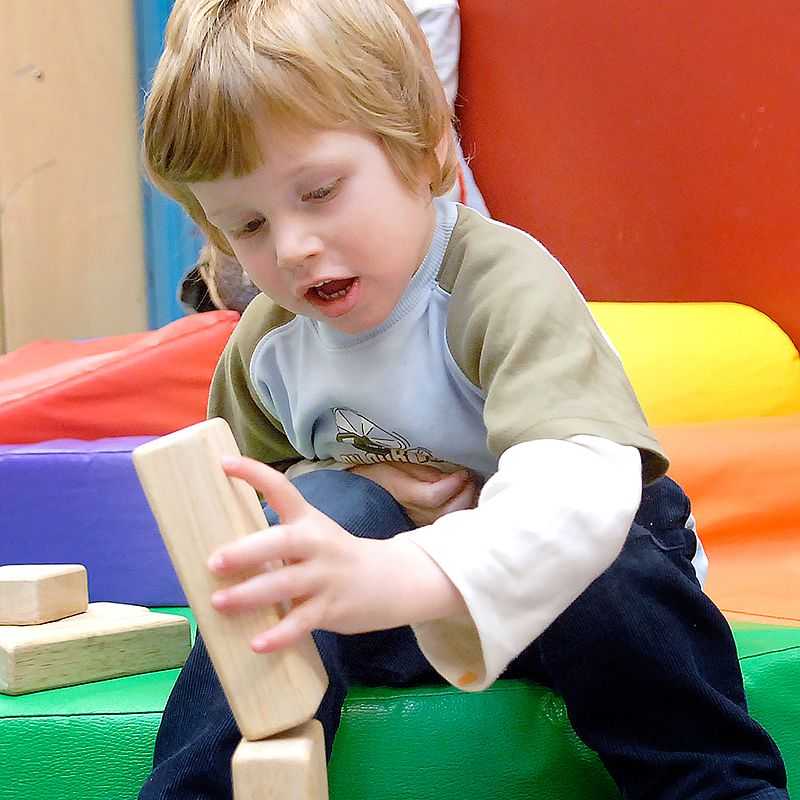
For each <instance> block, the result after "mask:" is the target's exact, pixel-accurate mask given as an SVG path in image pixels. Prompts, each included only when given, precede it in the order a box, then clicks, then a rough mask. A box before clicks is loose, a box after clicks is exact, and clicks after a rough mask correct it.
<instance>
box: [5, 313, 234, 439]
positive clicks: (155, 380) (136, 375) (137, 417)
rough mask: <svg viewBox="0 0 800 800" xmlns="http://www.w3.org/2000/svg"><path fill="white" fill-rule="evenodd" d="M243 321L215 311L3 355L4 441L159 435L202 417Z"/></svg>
mask: <svg viewBox="0 0 800 800" xmlns="http://www.w3.org/2000/svg"><path fill="white" fill-rule="evenodd" d="M238 319H239V315H238V314H237V313H236V312H234V311H214V312H209V313H206V314H197V315H194V316H191V317H186V318H184V319H180V320H178V321H177V322H173V323H171V324H170V325H166V326H165V327H163V328H160V329H159V330H156V331H149V332H145V333H138V334H130V335H127V336H111V337H107V338H102V339H95V340H91V341H85V342H68V341H63V342H62V341H37V342H32V343H31V344H29V345H26V346H24V347H21V348H19V349H18V350H15V351H14V352H12V353H9V354H7V355H5V356H2V357H0V442H2V443H4V444H17V443H25V442H41V441H46V440H50V439H63V438H74V439H101V438H104V437H107V436H122V435H124V436H143V435H156V434H163V433H169V432H171V431H174V430H177V429H178V428H182V427H185V426H186V425H191V424H192V423H193V422H199V421H200V420H202V419H203V418H204V417H205V410H206V401H207V397H208V384H209V381H210V378H211V374H212V372H213V369H214V366H215V364H216V362H217V359H218V358H219V355H220V353H221V352H222V348H223V347H224V346H225V342H226V341H227V340H228V337H229V336H230V334H231V331H232V330H233V327H234V326H235V324H236V322H237V320H238Z"/></svg>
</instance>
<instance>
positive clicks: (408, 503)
mask: <svg viewBox="0 0 800 800" xmlns="http://www.w3.org/2000/svg"><path fill="white" fill-rule="evenodd" d="M350 471H351V472H355V473H357V474H358V475H363V476H364V477H365V478H369V479H370V480H371V481H374V482H375V483H377V484H379V485H380V486H382V487H383V488H384V489H386V491H387V492H389V494H390V495H392V497H394V499H395V500H397V502H398V503H399V504H400V505H401V506H403V508H404V509H405V512H406V514H408V516H409V518H410V519H411V521H412V522H413V523H414V524H415V525H417V526H420V525H431V524H432V523H434V522H435V521H436V520H437V519H439V517H441V516H444V515H445V514H449V513H450V512H451V511H462V510H464V509H466V508H474V507H475V503H476V502H477V499H478V487H477V485H476V483H475V481H474V480H473V478H472V477H471V476H470V474H469V472H467V471H466V470H461V471H460V472H454V473H453V474H452V475H447V474H445V473H443V472H440V471H439V470H438V469H434V468H433V467H426V466H424V465H423V464H401V463H399V462H397V463H395V462H392V463H381V464H363V465H359V466H357V467H353V468H352V469H351V470H350Z"/></svg>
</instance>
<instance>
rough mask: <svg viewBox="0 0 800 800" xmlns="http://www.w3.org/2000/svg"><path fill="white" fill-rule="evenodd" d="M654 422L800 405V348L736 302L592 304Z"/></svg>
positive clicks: (756, 413) (777, 411)
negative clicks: (799, 350)
mask: <svg viewBox="0 0 800 800" xmlns="http://www.w3.org/2000/svg"><path fill="white" fill-rule="evenodd" d="M589 307H590V308H591V310H592V313H593V314H594V316H595V318H596V319H597V321H598V323H599V324H600V326H601V327H602V328H603V329H604V330H605V332H606V333H607V334H608V337H609V338H610V339H611V341H612V342H613V344H614V346H615V347H616V349H617V351H618V352H619V354H620V357H621V358H622V362H623V364H624V365H625V369H626V371H627V373H628V377H629V378H630V380H631V383H632V384H633V387H634V389H635V390H636V393H637V395H638V397H639V402H640V403H641V404H642V407H643V408H644V411H645V414H646V415H647V419H648V421H649V422H650V424H651V425H669V424H674V423H684V422H707V421H711V420H723V419H738V418H742V417H766V416H777V415H782V414H793V413H797V412H800V355H799V354H798V352H797V348H796V347H795V346H794V344H793V343H792V341H791V340H790V339H789V337H788V336H787V335H786V334H785V333H784V332H783V330H782V329H781V328H780V327H779V326H778V325H777V324H775V323H774V322H773V321H772V320H771V319H770V318H769V317H767V316H766V315H764V314H762V313H761V312H760V311H757V310H755V309H754V308H750V307H749V306H744V305H739V304H737V303H590V304H589Z"/></svg>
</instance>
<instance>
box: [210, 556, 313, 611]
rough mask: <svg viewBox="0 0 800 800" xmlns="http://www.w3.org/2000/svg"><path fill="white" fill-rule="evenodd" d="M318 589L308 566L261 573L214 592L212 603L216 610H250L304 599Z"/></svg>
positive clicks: (292, 566) (291, 566) (300, 565)
mask: <svg viewBox="0 0 800 800" xmlns="http://www.w3.org/2000/svg"><path fill="white" fill-rule="evenodd" d="M315 588H316V583H315V581H314V580H313V577H312V574H311V571H310V570H309V569H308V567H307V566H306V565H305V564H292V565H290V566H288V567H282V568H280V569H276V570H273V571H271V572H262V573H260V574H259V575H256V576H254V577H252V578H250V579H249V580H246V581H243V582H242V583H239V584H237V585H236V586H231V587H230V588H228V589H223V590H221V591H218V592H215V593H214V594H213V595H212V596H211V603H212V605H213V606H214V608H215V609H216V610H217V611H223V612H229V611H249V610H252V609H256V608H263V607H264V606H273V605H276V604H277V603H281V602H283V601H286V600H292V599H295V598H298V597H305V596H306V595H308V594H310V593H312V592H313V591H314V589H315Z"/></svg>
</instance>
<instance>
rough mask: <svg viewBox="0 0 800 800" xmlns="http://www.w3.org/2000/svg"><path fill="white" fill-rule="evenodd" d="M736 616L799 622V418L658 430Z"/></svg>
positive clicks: (716, 593)
mask: <svg viewBox="0 0 800 800" xmlns="http://www.w3.org/2000/svg"><path fill="white" fill-rule="evenodd" d="M657 433H658V436H659V438H660V440H661V443H662V444H663V446H664V447H665V449H666V452H667V454H668V455H669V457H670V459H671V462H672V468H671V470H670V475H671V476H672V477H673V478H675V480H677V481H678V482H679V483H680V484H681V485H682V486H683V488H684V489H685V491H686V492H687V494H688V495H689V497H690V498H691V501H692V508H693V512H694V516H695V518H696V520H697V526H698V533H699V535H700V538H701V540H702V542H703V546H704V547H705V549H706V551H707V553H708V558H709V573H708V581H707V584H706V591H707V593H708V594H709V596H710V597H711V598H712V599H713V600H714V601H715V602H716V604H717V605H718V606H719V607H720V608H721V609H722V610H723V611H724V612H725V613H726V614H727V615H728V616H730V617H740V618H751V619H760V620H762V621H769V620H776V621H782V622H789V623H791V622H796V623H800V415H797V414H793V415H789V416H781V417H761V418H757V419H740V420H730V421H725V422H718V423H703V424H695V425H676V426H668V427H663V428H660V429H658V431H657Z"/></svg>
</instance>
